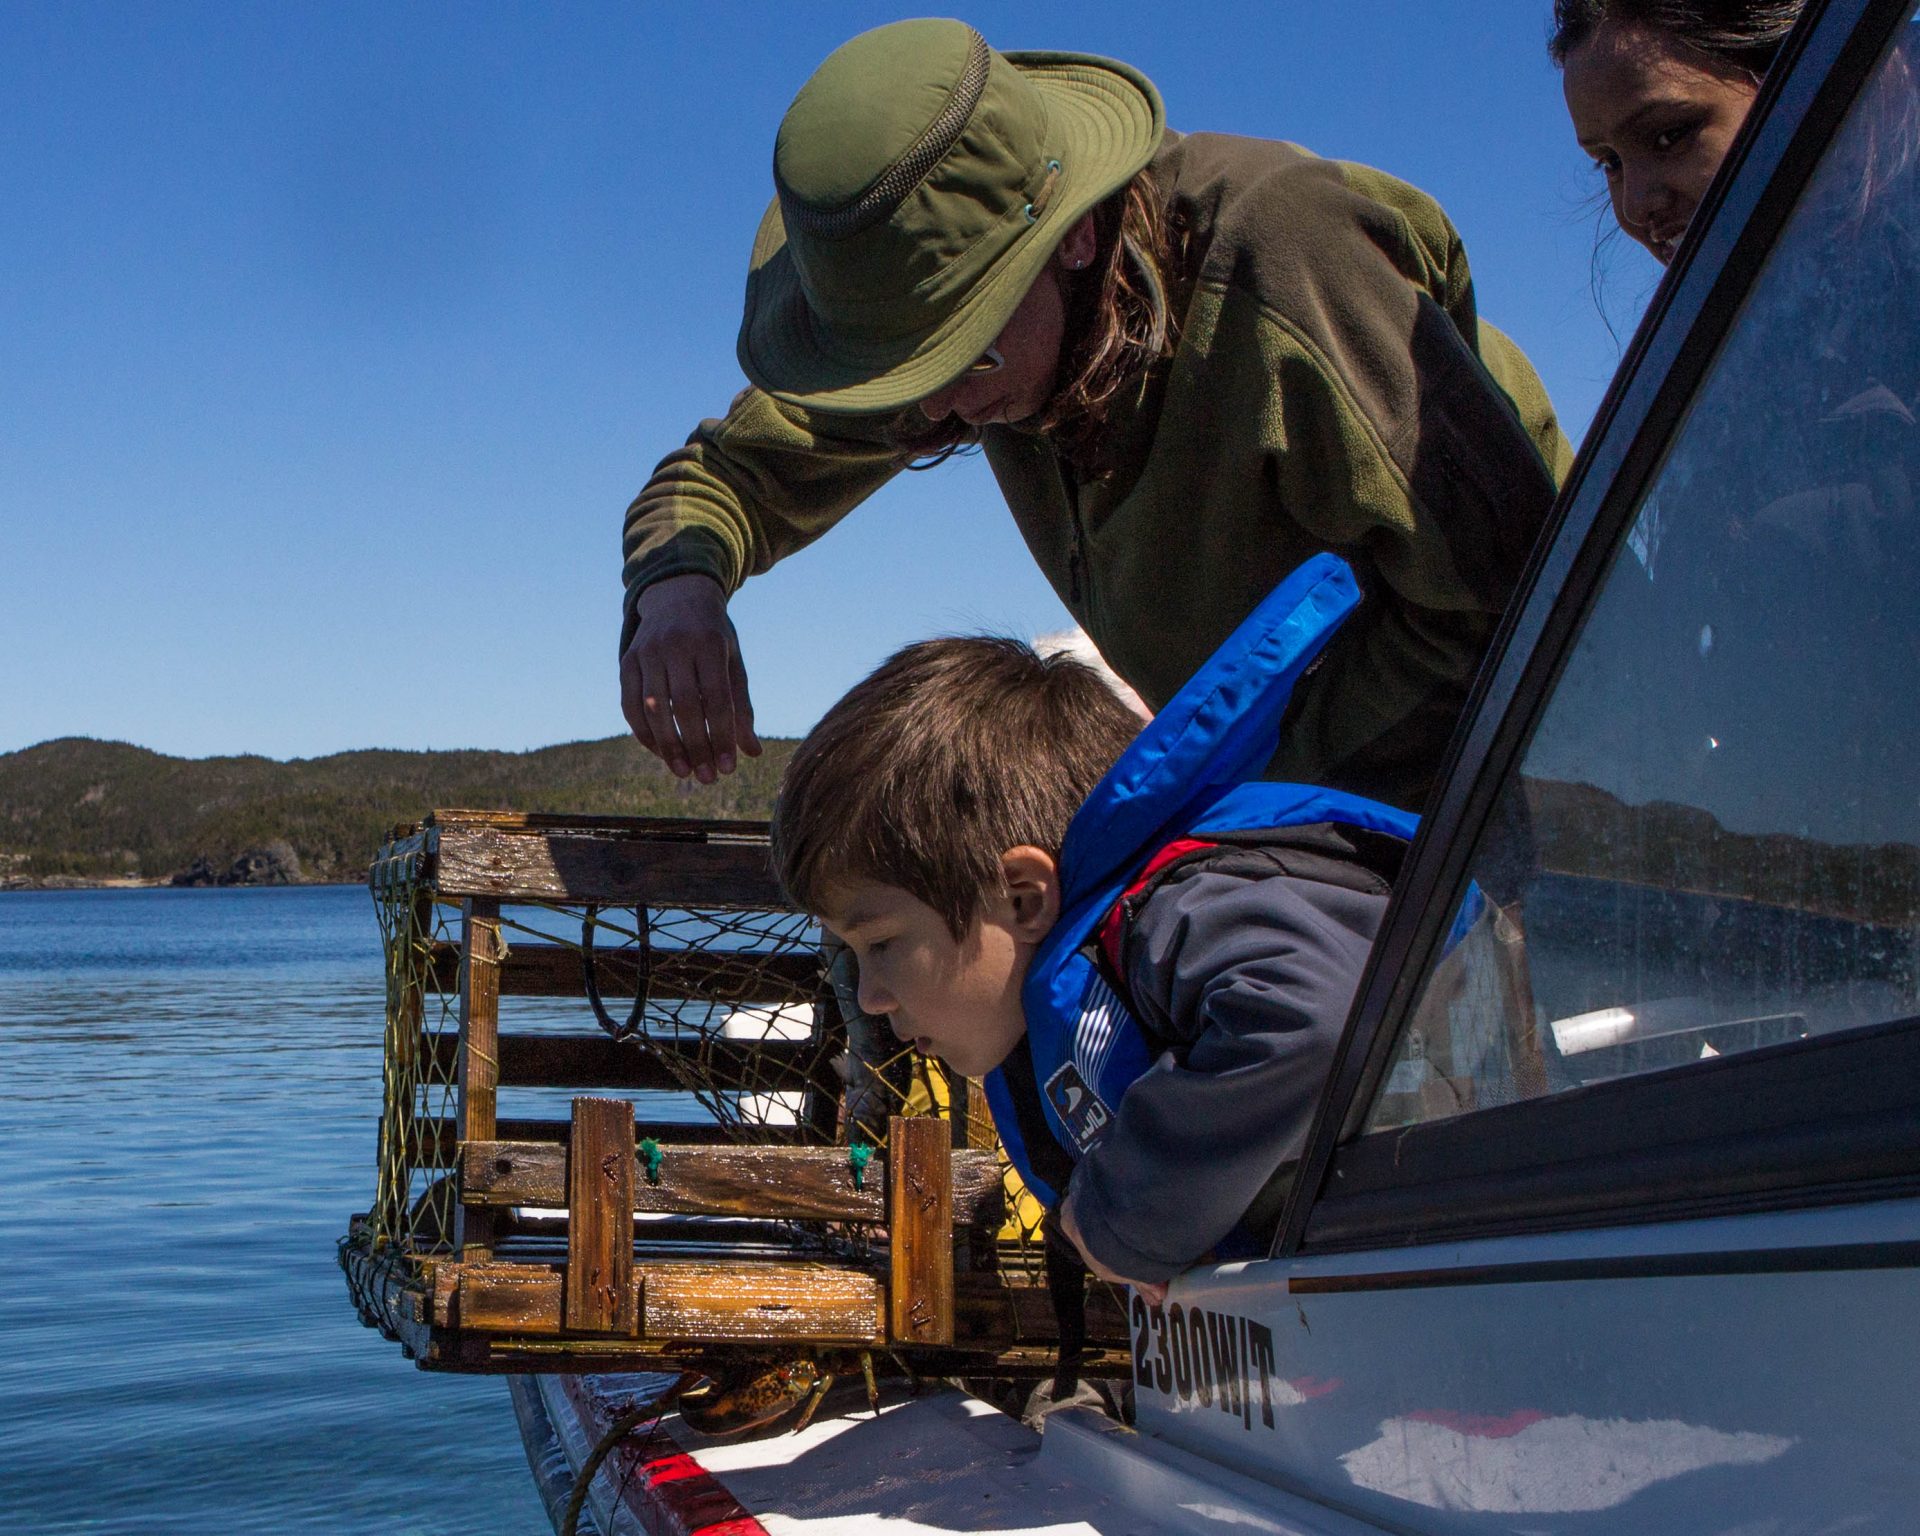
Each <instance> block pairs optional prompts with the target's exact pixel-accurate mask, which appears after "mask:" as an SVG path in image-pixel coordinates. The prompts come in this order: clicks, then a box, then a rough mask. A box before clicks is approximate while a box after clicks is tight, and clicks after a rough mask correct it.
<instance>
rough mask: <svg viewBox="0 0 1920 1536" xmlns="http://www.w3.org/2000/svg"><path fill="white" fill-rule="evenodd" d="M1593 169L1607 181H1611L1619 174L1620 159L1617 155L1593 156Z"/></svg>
mask: <svg viewBox="0 0 1920 1536" xmlns="http://www.w3.org/2000/svg"><path fill="white" fill-rule="evenodd" d="M1593 168H1594V169H1595V170H1596V171H1598V172H1599V173H1600V174H1601V175H1602V176H1605V177H1606V178H1607V179H1608V180H1612V179H1613V178H1614V177H1615V176H1617V175H1619V174H1620V157H1619V156H1618V155H1595V156H1594V157H1593Z"/></svg>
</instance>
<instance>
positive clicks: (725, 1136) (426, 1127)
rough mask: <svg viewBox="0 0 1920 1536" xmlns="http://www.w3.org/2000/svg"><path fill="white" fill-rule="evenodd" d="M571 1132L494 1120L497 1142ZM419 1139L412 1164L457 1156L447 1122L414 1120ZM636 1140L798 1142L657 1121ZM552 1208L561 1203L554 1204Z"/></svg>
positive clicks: (456, 1135) (756, 1129)
mask: <svg viewBox="0 0 1920 1536" xmlns="http://www.w3.org/2000/svg"><path fill="white" fill-rule="evenodd" d="M571 1129H572V1127H571V1125H570V1124H569V1122H567V1121H565V1120H496V1121H495V1122H494V1131H495V1136H496V1138H497V1139H498V1140H500V1141H508V1142H521V1141H544V1142H555V1143H558V1144H559V1145H561V1146H564V1145H565V1144H566V1140H567V1133H568V1132H569V1131H570V1130H571ZM414 1132H415V1134H416V1135H417V1136H418V1137H419V1140H418V1142H417V1143H416V1147H417V1150H416V1152H415V1154H414V1162H415V1163H416V1164H424V1163H431V1164H432V1165H434V1166H435V1167H445V1166H446V1165H447V1164H449V1163H451V1162H453V1161H455V1159H456V1158H457V1157H458V1156H459V1148H460V1128H459V1126H458V1125H457V1124H456V1123H455V1122H453V1121H451V1120H416V1121H415V1122H414ZM634 1134H635V1135H636V1136H652V1137H654V1138H655V1139H656V1140H659V1141H675V1142H684V1143H687V1144H689V1145H698V1146H776V1147H779V1146H792V1145H794V1144H795V1143H796V1142H797V1141H798V1140H799V1138H800V1132H799V1130H798V1129H797V1128H796V1127H794V1126H790V1125H753V1126H742V1127H740V1128H739V1129H738V1130H735V1129H732V1128H729V1127H727V1126H724V1125H721V1124H720V1123H719V1122H718V1121H703V1122H699V1123H694V1124H674V1123H667V1122H663V1121H658V1120H650V1121H643V1122H641V1123H640V1124H639V1125H638V1126H637V1127H635V1131H634ZM554 1203H555V1204H556V1205H557V1204H560V1203H561V1202H559V1201H555V1202H554Z"/></svg>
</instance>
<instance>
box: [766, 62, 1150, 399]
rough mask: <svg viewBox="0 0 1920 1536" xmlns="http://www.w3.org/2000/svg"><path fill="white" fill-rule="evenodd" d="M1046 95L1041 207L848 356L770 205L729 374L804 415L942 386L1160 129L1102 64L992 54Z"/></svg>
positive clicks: (1135, 164) (1136, 85) (1123, 73)
mask: <svg viewBox="0 0 1920 1536" xmlns="http://www.w3.org/2000/svg"><path fill="white" fill-rule="evenodd" d="M1004 57H1005V58H1006V59H1007V61H1008V62H1009V63H1011V64H1013V65H1014V66H1015V67H1016V68H1018V69H1019V70H1020V72H1021V73H1022V74H1024V75H1026V76H1027V77H1028V78H1029V79H1031V80H1032V81H1033V82H1034V83H1035V84H1036V85H1038V86H1039V87H1040V88H1041V89H1042V90H1043V91H1045V92H1046V94H1047V100H1048V126H1049V128H1050V129H1051V130H1052V131H1053V133H1052V136H1053V137H1054V139H1055V141H1056V142H1057V144H1058V145H1059V148H1058V151H1057V153H1058V155H1059V158H1060V162H1061V170H1060V180H1059V182H1058V184H1057V185H1056V187H1055V189H1054V193H1053V196H1052V197H1051V198H1049V199H1048V200H1047V206H1046V207H1045V209H1043V210H1042V211H1041V214H1040V216H1039V218H1037V219H1036V220H1035V221H1034V223H1033V226H1032V227H1031V228H1030V229H1028V230H1026V231H1025V233H1023V234H1022V235H1021V236H1020V238H1019V239H1018V240H1016V241H1015V242H1014V243H1013V244H1012V245H1011V246H1010V247H1009V248H1008V249H1007V251H1006V253H1005V254H1004V255H1003V256H1002V257H1001V258H1000V259H999V261H997V262H996V263H995V264H994V265H993V267H992V268H991V270H989V271H988V272H987V274H986V275H985V276H984V277H982V278H981V280H980V281H979V282H977V283H976V284H974V286H973V288H972V289H971V290H970V291H969V292H968V293H967V294H966V296H965V297H964V298H963V299H962V300H961V301H960V302H959V304H958V305H956V306H955V307H954V309H953V310H952V312H951V313H949V314H948V315H946V316H945V317H944V318H943V319H942V320H941V321H940V322H939V323H938V324H937V325H935V326H933V327H931V328H929V329H928V330H926V331H924V332H921V333H919V334H918V335H909V336H904V337H901V338H898V340H897V341H896V342H894V343H893V344H891V345H890V346H888V347H887V348H886V349H885V350H884V351H882V352H880V353H878V354H873V353H869V354H867V355H864V356H863V355H857V354H855V353H853V352H852V351H851V350H850V349H849V348H847V347H846V346H845V345H844V344H843V343H842V344H836V342H835V339H834V337H833V336H832V335H831V334H829V333H828V332H827V330H826V328H825V327H824V326H823V325H822V324H821V323H820V320H819V318H818V316H816V315H815V313H814V312H813V309H812V308H811V306H809V305H808V303H807V298H806V294H805V293H804V292H803V291H802V289H801V286H800V275H799V272H798V270H797V268H796V267H795V265H794V262H793V258H792V256H791V254H790V253H789V252H788V250H787V239H786V229H785V227H784V225H783V224H782V223H781V219H780V203H779V200H778V199H777V198H776V199H775V200H774V202H773V203H772V204H771V205H769V207H768V209H767V212H766V215H765V217H764V218H762V219H761V221H760V230H759V233H758V234H757V235H756V236H755V237H754V242H753V262H752V267H751V270H750V272H749V275H748V278H747V309H746V317H745V319H744V321H743V322H742V324H741V327H740V340H739V344H738V348H737V351H738V354H739V358H740V366H741V367H742V368H743V369H744V370H745V371H746V375H747V377H748V378H749V379H750V380H751V381H752V382H753V383H754V384H755V385H757V386H758V387H759V388H760V389H763V390H765V391H766V392H767V393H768V394H770V395H772V396H774V397H775V398H776V399H779V400H784V401H787V402H788V403H790V404H793V405H798V406H804V407H808V408H810V409H814V410H824V411H838V412H843V413H847V414H859V415H875V414H884V413H889V412H893V411H898V410H902V409H904V408H905V407H907V406H909V405H912V404H914V403H915V402H916V401H920V400H924V399H926V398H927V396H929V395H931V394H935V393H937V392H938V391H939V390H941V389H943V388H945V387H946V386H947V385H948V384H951V383H952V382H953V381H954V380H955V379H956V378H958V377H959V376H960V375H961V374H962V373H964V372H965V371H966V370H967V368H968V367H969V366H971V365H972V364H973V362H974V361H975V360H976V359H978V358H979V356H980V354H981V353H983V352H985V351H986V350H987V348H988V347H990V346H992V345H993V343H994V339H995V338H996V337H998V336H999V334H1000V332H1001V331H1002V330H1004V329H1005V328H1006V324H1007V321H1008V320H1009V319H1010V318H1011V317H1012V315H1013V312H1014V310H1016V309H1017V308H1019V306H1020V301H1021V300H1022V299H1023V298H1025V297H1026V294H1027V290H1028V289H1029V288H1031V287H1032V286H1033V283H1034V281H1035V279H1037V278H1038V277H1039V276H1040V273H1041V271H1042V270H1043V269H1044V268H1045V267H1046V264H1047V261H1048V259H1049V258H1050V257H1051V256H1052V255H1053V253H1054V251H1055V250H1057V249H1058V248H1059V245H1060V242H1061V241H1062V240H1063V239H1065V238H1066V234H1067V231H1068V230H1070V229H1071V228H1072V227H1073V225H1074V223H1075V222H1076V221H1077V220H1078V219H1079V218H1080V216H1081V215H1082V214H1084V213H1086V212H1087V210H1088V209H1090V208H1092V207H1093V206H1094V205H1095V204H1096V203H1099V202H1100V201H1101V200H1102V199H1104V198H1106V197H1109V196H1111V195H1112V194H1113V193H1114V192H1116V191H1118V190H1119V189H1120V188H1121V187H1123V186H1125V185H1126V184H1127V183H1128V182H1129V181H1131V180H1132V179H1133V177H1134V176H1135V175H1136V174H1138V173H1139V171H1140V170H1141V169H1142V168H1143V167H1144V166H1145V165H1146V163H1147V162H1148V161H1149V160H1151V159H1152V158H1153V153H1154V151H1155V150H1156V149H1157V148H1159V145H1160V140H1161V137H1162V136H1163V134H1164V133H1165V131H1166V117H1165V112H1164V109H1163V108H1162V106H1161V103H1160V93H1159V92H1158V91H1156V90H1155V89H1154V87H1153V84H1152V82H1150V81H1149V80H1148V79H1147V78H1146V77H1145V76H1144V75H1142V74H1140V73H1139V72H1138V71H1137V70H1134V69H1131V68H1129V67H1128V66H1127V65H1125V64H1121V63H1118V62H1116V61H1114V60H1112V59H1101V58H1095V57H1093V56H1091V55H1085V54H1070V53H1009V54H1006V55H1004Z"/></svg>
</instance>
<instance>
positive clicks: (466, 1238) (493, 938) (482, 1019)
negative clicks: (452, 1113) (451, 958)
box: [435, 897, 500, 1258]
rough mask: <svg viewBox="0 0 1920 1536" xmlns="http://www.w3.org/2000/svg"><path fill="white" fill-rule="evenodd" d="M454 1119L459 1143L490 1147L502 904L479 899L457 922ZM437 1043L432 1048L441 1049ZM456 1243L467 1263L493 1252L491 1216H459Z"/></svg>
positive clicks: (465, 1211)
mask: <svg viewBox="0 0 1920 1536" xmlns="http://www.w3.org/2000/svg"><path fill="white" fill-rule="evenodd" d="M460 948H461V952H462V954H463V956H464V960H463V963H462V966H461V973H460V1039H459V1055H458V1058H457V1063H456V1070H457V1072H458V1074H459V1083H460V1099H459V1109H458V1116H459V1122H460V1139H461V1140H462V1141H491V1140H492V1139H493V1134H494V1113H495V1109H496V1107H497V1098H498V1091H499V1086H500V1062H499V1051H500V903H499V902H497V901H492V900H489V899H487V898H484V897H482V898H478V899H476V900H473V901H469V902H467V903H466V907H465V910H464V912H463V913H462V917H461V939H460ZM442 1039H443V1037H436V1038H435V1043H436V1045H437V1044H440V1043H442ZM457 1239H458V1242H459V1245H460V1252H461V1253H462V1255H463V1256H465V1257H467V1258H484V1257H486V1256H487V1255H489V1254H490V1253H491V1252H492V1243H493V1214H492V1212H490V1211H484V1210H478V1209H473V1210H468V1209H464V1208H462V1209H461V1210H460V1212H459V1230H458V1233H457Z"/></svg>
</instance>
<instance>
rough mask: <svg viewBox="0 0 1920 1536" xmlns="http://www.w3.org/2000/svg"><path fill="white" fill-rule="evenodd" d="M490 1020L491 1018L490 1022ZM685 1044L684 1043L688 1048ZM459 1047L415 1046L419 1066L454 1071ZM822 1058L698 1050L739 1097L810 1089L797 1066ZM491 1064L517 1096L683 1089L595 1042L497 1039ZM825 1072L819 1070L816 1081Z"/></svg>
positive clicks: (778, 1050) (649, 1062)
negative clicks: (543, 1091) (525, 1091)
mask: <svg viewBox="0 0 1920 1536" xmlns="http://www.w3.org/2000/svg"><path fill="white" fill-rule="evenodd" d="M496 1017H497V1014H496ZM689 1044H691V1042H689ZM457 1049H458V1043H457V1042H456V1041H455V1040H453V1039H452V1038H451V1037H450V1036H447V1035H433V1036H429V1037H428V1038H426V1039H425V1040H423V1041H422V1042H421V1051H422V1054H423V1060H425V1061H426V1062H428V1063H430V1064H431V1069H432V1070H434V1071H438V1072H449V1071H451V1070H452V1069H453V1066H454V1061H455V1056H454V1053H455V1051H456V1050H457ZM822 1054H823V1053H822V1051H821V1049H820V1047H819V1045H817V1044H816V1043H815V1042H813V1041H811V1040H765V1041H758V1040H715V1041H712V1042H710V1043H709V1044H707V1045H705V1046H703V1047H702V1049H701V1057H702V1059H703V1060H705V1061H707V1062H709V1063H710V1064H711V1067H712V1075H713V1079H714V1082H715V1085H716V1086H718V1085H720V1084H724V1083H727V1082H729V1081H731V1082H737V1083H740V1084H742V1089H741V1091H742V1092H745V1091H748V1090H747V1088H746V1086H745V1085H747V1084H749V1083H751V1085H752V1089H751V1091H753V1092H755V1093H777V1092H780V1091H782V1090H785V1091H788V1092H794V1093H797V1092H800V1091H801V1090H803V1089H805V1088H807V1087H809V1086H812V1083H811V1080H810V1079H809V1078H808V1077H807V1076H806V1074H805V1073H804V1072H803V1071H802V1070H801V1068H802V1065H803V1064H804V1063H806V1062H808V1061H810V1060H811V1059H814V1058H818V1057H819V1056H821V1055H822ZM494 1057H495V1059H496V1060H497V1062H498V1063H499V1075H498V1078H497V1080H496V1086H498V1085H501V1084H504V1085H506V1086H509V1087H519V1088H631V1089H653V1090H655V1091H657V1092H666V1093H677V1092H681V1091H683V1090H684V1088H685V1086H686V1085H685V1084H684V1083H682V1082H681V1080H680V1079H679V1078H677V1077H675V1076H674V1075H673V1074H672V1073H671V1072H670V1071H668V1070H667V1068H666V1067H665V1066H663V1065H662V1064H661V1062H660V1060H659V1058H658V1057H657V1056H655V1055H654V1054H653V1053H652V1052H651V1051H647V1050H643V1049H641V1047H640V1046H639V1045H637V1044H635V1043H633V1042H631V1041H620V1040H615V1039H613V1038H612V1037H610V1036H608V1035H604V1034H598V1035H498V1034H496V1036H495V1038H494ZM831 1070H832V1069H831V1068H830V1067H827V1066H826V1064H825V1063H824V1062H822V1063H821V1071H822V1074H823V1075H825V1074H826V1073H828V1072H830V1071H831Z"/></svg>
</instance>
